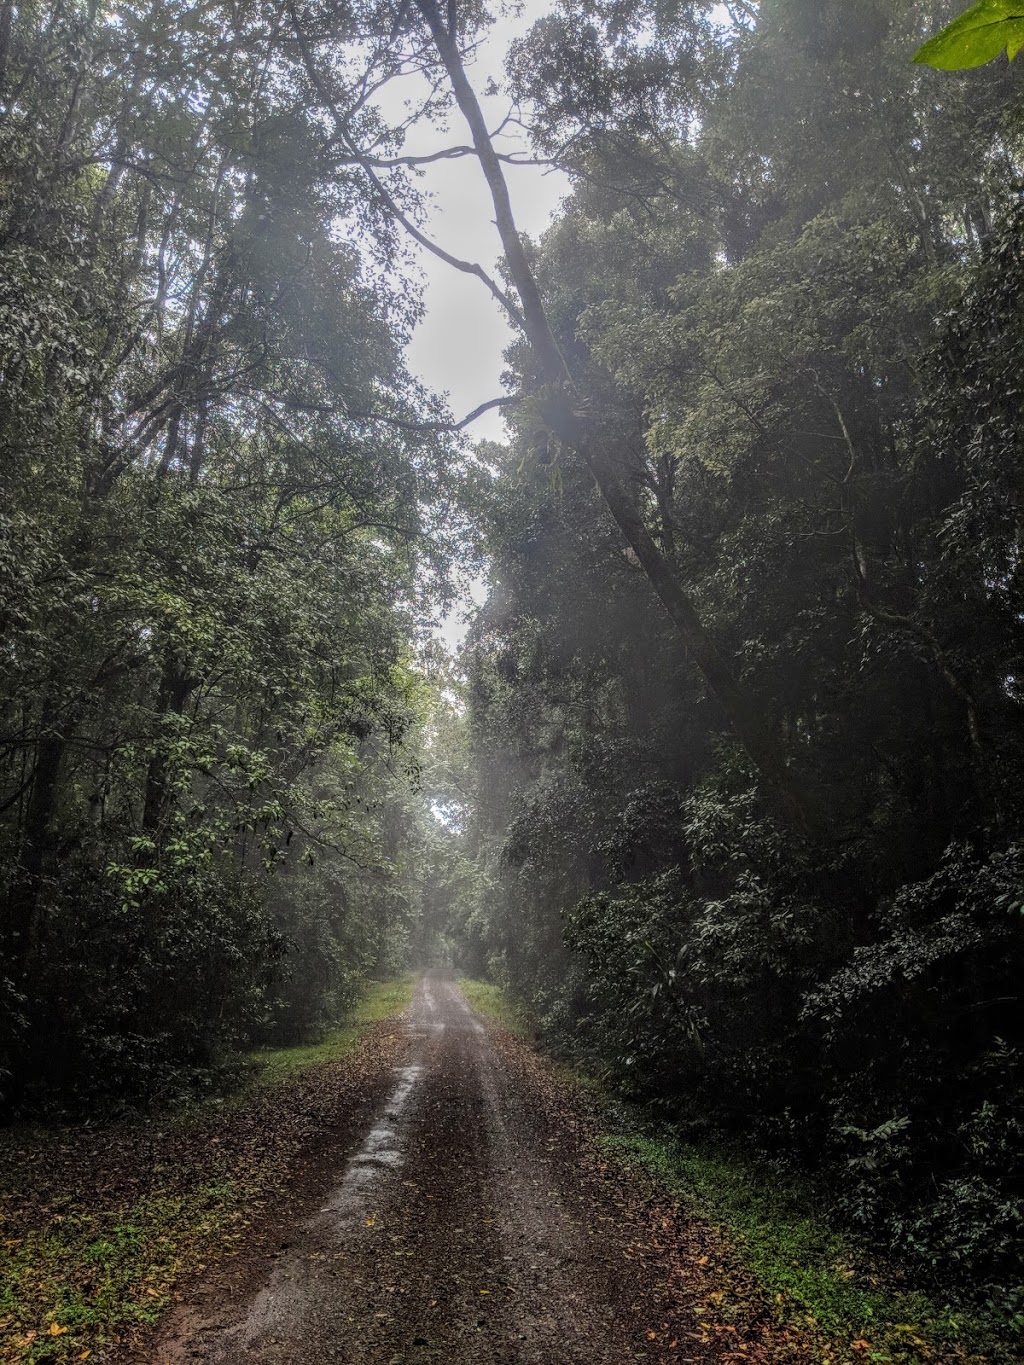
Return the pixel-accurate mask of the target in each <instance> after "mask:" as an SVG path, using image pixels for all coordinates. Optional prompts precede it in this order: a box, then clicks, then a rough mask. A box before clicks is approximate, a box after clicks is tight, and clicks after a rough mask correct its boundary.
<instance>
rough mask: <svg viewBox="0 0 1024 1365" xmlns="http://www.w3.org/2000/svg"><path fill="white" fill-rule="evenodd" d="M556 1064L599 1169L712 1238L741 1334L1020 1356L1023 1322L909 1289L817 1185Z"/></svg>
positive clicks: (496, 995) (998, 1309) (954, 1358)
mask: <svg viewBox="0 0 1024 1365" xmlns="http://www.w3.org/2000/svg"><path fill="white" fill-rule="evenodd" d="M459 985H460V987H461V989H462V990H463V991H464V993H465V995H466V997H467V999H469V1000H470V1002H471V1003H472V1004H473V1007H474V1008H475V1009H477V1010H478V1011H479V1012H480V1013H481V1014H484V1015H486V1016H487V1017H488V1018H490V1019H492V1020H493V1021H494V1022H495V1023H497V1024H498V1025H500V1026H501V1027H502V1028H504V1029H506V1030H507V1031H508V1032H510V1033H512V1034H513V1035H514V1036H516V1037H519V1038H521V1039H522V1038H526V1039H533V1040H536V1039H537V1033H536V1030H535V1029H530V1028H528V1027H525V1026H524V1024H523V1020H524V1018H525V1014H524V1007H523V1006H522V1004H521V1003H517V1002H516V1001H515V999H514V998H513V997H512V996H511V995H510V993H509V992H508V991H507V990H505V989H503V988H502V987H501V986H498V985H495V984H493V983H489V982H482V981H472V980H468V979H466V978H463V979H461V980H460V982H459ZM554 1060H555V1067H556V1072H557V1073H558V1074H560V1075H561V1076H562V1077H564V1079H565V1080H566V1081H567V1082H568V1083H569V1084H571V1085H574V1086H576V1087H578V1088H579V1089H581V1090H582V1091H583V1092H585V1093H586V1095H587V1096H588V1097H589V1102H590V1104H591V1105H592V1106H593V1107H594V1109H595V1111H596V1116H597V1122H598V1124H599V1125H600V1127H601V1129H602V1130H603V1131H601V1133H600V1135H599V1137H598V1138H597V1147H598V1151H599V1152H600V1154H601V1156H602V1157H603V1158H604V1159H605V1160H606V1161H607V1162H608V1163H609V1165H610V1166H611V1167H612V1168H613V1169H622V1170H624V1171H628V1172H630V1173H631V1174H632V1175H633V1176H634V1178H639V1180H640V1183H641V1185H642V1186H643V1187H644V1188H645V1190H646V1191H647V1192H648V1193H649V1194H650V1196H651V1197H652V1199H654V1200H655V1201H656V1202H660V1203H666V1202H668V1203H672V1204H678V1205H679V1206H681V1208H682V1210H683V1212H684V1214H691V1215H693V1216H695V1217H696V1218H698V1219H699V1220H701V1222H703V1223H705V1224H709V1225H710V1226H711V1227H713V1228H715V1229H716V1230H717V1231H718V1233H720V1234H721V1243H720V1245H717V1246H716V1250H717V1252H718V1257H717V1265H718V1270H719V1272H720V1274H721V1282H720V1284H719V1285H718V1286H717V1288H716V1289H715V1290H714V1291H712V1293H711V1296H710V1304H711V1307H712V1308H713V1310H714V1314H715V1316H716V1317H720V1318H721V1319H722V1320H723V1321H724V1322H725V1323H732V1324H734V1325H737V1326H738V1327H739V1329H740V1330H741V1331H742V1325H743V1323H744V1322H745V1321H749V1320H750V1319H751V1318H752V1317H756V1316H757V1315H758V1314H760V1313H768V1314H769V1315H770V1316H771V1317H772V1318H774V1319H776V1320H777V1321H778V1322H779V1323H780V1324H781V1325H782V1326H783V1327H786V1326H791V1327H793V1328H794V1330H797V1331H798V1332H799V1335H800V1339H801V1340H806V1339H808V1336H809V1339H810V1340H811V1341H812V1342H813V1343H815V1344H816V1346H817V1347H818V1348H820V1350H821V1353H822V1355H821V1358H822V1359H823V1360H826V1361H832V1362H848V1363H849V1365H857V1363H859V1365H866V1362H877V1363H878V1365H934V1363H935V1362H938V1361H941V1362H946V1365H953V1362H965V1363H966V1362H967V1361H972V1362H977V1363H978V1365H980V1362H982V1361H990V1362H993V1363H995V1362H998V1365H1014V1362H1017V1361H1019V1359H1020V1348H1021V1333H1022V1330H1024V1316H1018V1315H1017V1314H1016V1313H1015V1312H1014V1311H1013V1309H1011V1310H1010V1311H1007V1306H1006V1304H1005V1303H998V1304H995V1303H991V1304H989V1305H987V1306H984V1305H979V1304H978V1303H977V1301H973V1302H972V1301H971V1300H970V1299H969V1298H966V1299H963V1298H962V1299H960V1300H959V1301H957V1302H951V1301H950V1300H949V1297H948V1295H946V1294H944V1292H943V1290H942V1289H941V1288H940V1287H938V1286H936V1285H932V1287H931V1288H928V1287H926V1286H925V1285H923V1284H922V1283H921V1282H920V1281H918V1282H916V1283H915V1281H914V1279H913V1277H911V1276H908V1275H907V1274H906V1273H905V1272H904V1271H902V1270H901V1269H900V1267H899V1266H897V1265H895V1264H893V1263H892V1262H887V1261H886V1260H885V1259H884V1258H881V1257H879V1255H878V1254H877V1252H876V1251H873V1250H872V1248H871V1246H870V1245H869V1244H868V1243H867V1242H866V1241H865V1240H864V1239H863V1238H857V1237H855V1236H851V1234H850V1232H849V1230H848V1229H847V1228H844V1227H843V1225H842V1222H841V1221H840V1220H837V1219H836V1218H834V1217H833V1216H831V1215H830V1212H829V1199H828V1196H827V1191H825V1190H823V1189H822V1188H821V1187H820V1186H816V1185H815V1184H814V1182H812V1181H811V1180H809V1179H807V1178H806V1177H804V1176H801V1175H800V1174H799V1173H798V1172H797V1171H795V1170H794V1169H793V1168H792V1167H790V1168H788V1169H787V1168H786V1167H784V1166H783V1165H782V1164H781V1163H779V1162H772V1161H767V1160H763V1159H758V1158H757V1157H755V1156H754V1155H753V1154H751V1153H750V1151H749V1150H747V1151H745V1150H744V1149H743V1148H742V1147H741V1146H740V1145H738V1144H736V1143H729V1142H726V1141H717V1142H711V1141H707V1140H705V1141H700V1142H698V1141H687V1140H685V1139H682V1138H680V1137H679V1136H678V1134H677V1133H675V1132H674V1131H673V1129H672V1127H671V1125H669V1124H666V1122H665V1121H664V1118H663V1117H661V1116H660V1115H659V1114H658V1113H657V1111H655V1110H651V1109H645V1108H644V1107H643V1106H640V1105H636V1104H623V1103H622V1102H621V1100H619V1099H617V1098H616V1097H615V1096H614V1094H613V1093H612V1092H610V1091H609V1089H608V1087H607V1085H606V1084H603V1083H602V1082H601V1081H600V1080H599V1079H598V1078H597V1077H595V1076H594V1075H592V1074H588V1073H587V1072H585V1071H581V1070H579V1069H578V1068H574V1067H572V1066H570V1065H568V1064H566V1063H565V1062H564V1061H559V1060H558V1059H557V1058H556V1059H554ZM723 1251H724V1253H725V1254H724V1256H723V1255H722V1252H723Z"/></svg>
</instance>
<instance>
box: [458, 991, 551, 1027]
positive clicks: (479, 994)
mask: <svg viewBox="0 0 1024 1365" xmlns="http://www.w3.org/2000/svg"><path fill="white" fill-rule="evenodd" d="M459 989H460V990H461V991H462V994H463V995H464V996H465V997H466V999H467V1000H468V1001H469V1003H470V1004H471V1005H472V1006H473V1008H474V1009H475V1010H476V1011H477V1013H478V1014H486V1015H487V1017H488V1018H489V1019H494V1020H495V1021H496V1022H497V1023H499V1024H500V1025H501V1027H502V1028H504V1029H507V1030H508V1031H509V1033H514V1034H515V1036H516V1037H517V1038H532V1037H534V1035H535V1030H534V1028H533V1026H532V1025H531V1023H530V1020H529V1019H528V1018H527V1016H526V1014H525V1012H524V1011H523V1010H522V1009H521V1008H520V1006H519V1005H517V1004H516V1003H515V1001H513V1000H510V999H509V997H508V996H507V995H506V993H505V992H504V991H503V990H502V988H501V987H500V986H495V985H492V983H491V982H490V981H474V980H473V979H472V978H471V977H467V976H460V977H459Z"/></svg>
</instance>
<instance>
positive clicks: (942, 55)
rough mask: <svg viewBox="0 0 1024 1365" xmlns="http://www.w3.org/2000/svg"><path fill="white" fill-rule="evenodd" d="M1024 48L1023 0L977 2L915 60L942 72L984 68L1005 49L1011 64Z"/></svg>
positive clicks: (931, 42)
mask: <svg viewBox="0 0 1024 1365" xmlns="http://www.w3.org/2000/svg"><path fill="white" fill-rule="evenodd" d="M1022 47H1024V0H978V3H977V4H976V5H973V6H972V7H971V8H970V9H969V10H967V12H966V13H965V14H961V15H960V18H959V19H954V20H953V22H952V23H951V24H947V26H946V27H945V28H944V29H943V30H942V32H941V33H937V34H936V35H935V37H934V38H929V40H928V41H927V42H926V43H924V44H922V46H921V47H919V48H918V50H917V52H916V53H915V54H914V61H915V62H921V63H922V64H923V65H925V66H934V67H936V68H938V70H940V71H962V70H964V69H965V68H967V67H970V66H982V65H984V63H985V62H990V61H991V60H992V59H993V57H998V56H999V54H1000V52H1002V51H1003V49H1004V48H1005V49H1006V55H1007V56H1008V57H1009V59H1010V61H1013V59H1014V57H1016V55H1017V53H1018V52H1019V51H1020V50H1021V48H1022Z"/></svg>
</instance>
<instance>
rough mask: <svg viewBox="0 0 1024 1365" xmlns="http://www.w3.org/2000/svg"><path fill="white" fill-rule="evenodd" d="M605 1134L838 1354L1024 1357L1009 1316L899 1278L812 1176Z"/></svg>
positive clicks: (949, 1362)
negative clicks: (828, 1209) (838, 1215)
mask: <svg viewBox="0 0 1024 1365" xmlns="http://www.w3.org/2000/svg"><path fill="white" fill-rule="evenodd" d="M600 1145H601V1148H602V1151H603V1153H604V1155H606V1156H607V1157H609V1158H611V1159H612V1160H614V1161H616V1162H617V1163H618V1164H620V1165H622V1166H624V1167H627V1168H630V1169H632V1170H634V1171H637V1170H639V1171H641V1172H643V1173H644V1174H645V1175H646V1176H648V1177H650V1179H651V1180H652V1182H653V1184H654V1185H655V1187H656V1188H657V1189H658V1190H659V1191H662V1192H667V1193H668V1194H669V1195H671V1196H672V1197H673V1198H674V1199H675V1200H677V1201H679V1202H680V1203H681V1204H682V1206H683V1207H684V1208H688V1209H691V1210H692V1211H693V1213H694V1214H696V1215H698V1216H699V1217H701V1218H702V1219H704V1220H705V1221H706V1222H708V1223H711V1224H713V1225H714V1226H716V1227H717V1228H719V1229H720V1230H721V1232H722V1233H723V1234H724V1236H725V1238H726V1240H727V1242H728V1243H729V1245H730V1246H731V1248H732V1249H733V1250H734V1251H735V1253H736V1256H737V1260H738V1262H739V1263H740V1264H741V1265H742V1267H743V1269H744V1270H745V1271H746V1272H748V1273H749V1274H750V1275H751V1276H752V1278H753V1281H754V1283H755V1284H756V1285H757V1288H758V1291H759V1293H760V1294H761V1296H762V1297H763V1299H764V1301H765V1302H766V1303H767V1304H770V1305H771V1307H772V1310H773V1312H774V1313H775V1315H776V1316H777V1317H778V1319H779V1320H780V1321H781V1322H783V1323H787V1322H790V1323H796V1324H799V1325H801V1326H806V1325H810V1326H813V1328H814V1329H815V1331H816V1332H817V1333H818V1334H819V1335H820V1336H821V1337H822V1338H823V1339H824V1340H825V1341H826V1342H827V1343H828V1346H829V1347H830V1348H831V1358H832V1359H834V1360H837V1361H850V1362H863V1365H867V1362H877V1363H878V1365H887V1363H889V1362H891V1363H892V1365H925V1362H929V1365H936V1362H944V1363H945V1365H953V1362H956V1361H964V1362H966V1361H978V1362H980V1361H982V1360H984V1361H987V1362H990V1365H995V1362H999V1363H1000V1365H1004V1363H1005V1365H1011V1362H1018V1361H1019V1360H1020V1359H1021V1356H1020V1341H1019V1338H1017V1339H1016V1340H1014V1336H1015V1334H1014V1333H1013V1331H1012V1330H1011V1329H1010V1328H1009V1327H1008V1325H1007V1323H1006V1322H1005V1321H1004V1320H1003V1318H1002V1317H1000V1316H999V1315H998V1314H996V1313H990V1312H985V1311H982V1310H978V1309H975V1308H968V1307H956V1306H950V1305H949V1304H946V1303H944V1302H943V1301H942V1300H941V1299H937V1298H935V1297H934V1296H933V1295H930V1294H927V1293H925V1292H923V1291H921V1290H920V1289H916V1288H914V1287H913V1286H911V1285H909V1284H906V1283H904V1282H902V1280H901V1277H900V1275H899V1273H898V1271H897V1270H896V1269H895V1268H893V1267H891V1266H885V1265H883V1264H881V1263H879V1262H878V1260H877V1258H875V1257H873V1256H872V1255H871V1253H870V1250H869V1249H868V1248H866V1247H865V1246H863V1245H861V1244H859V1243H858V1242H857V1241H856V1240H855V1239H853V1238H851V1237H849V1236H848V1235H846V1234H845V1233H843V1232H841V1231H839V1230H837V1229H836V1228H835V1227H834V1226H832V1225H830V1224H829V1222H828V1221H827V1219H826V1218H825V1217H824V1216H823V1214H822V1211H821V1208H820V1204H819V1201H817V1200H816V1199H815V1197H814V1193H813V1191H812V1190H811V1188H810V1186H809V1185H805V1184H804V1183H803V1182H801V1181H799V1180H796V1179H792V1178H786V1177H785V1176H783V1175H780V1173H779V1172H778V1171H777V1170H775V1169H774V1168H769V1167H768V1166H766V1165H762V1164H761V1163H760V1162H758V1161H756V1160H752V1159H750V1158H747V1157H746V1156H745V1155H744V1154H743V1153H741V1152H739V1151H728V1150H727V1149H723V1148H715V1147H713V1146H711V1145H710V1144H709V1145H706V1146H700V1147H698V1146H696V1145H693V1144H690V1143H686V1142H680V1141H675V1140H673V1139H672V1138H671V1137H666V1136H658V1137H651V1136H639V1135H636V1134H621V1133H619V1134H614V1135H606V1136H605V1137H603V1138H602V1139H601V1144H600ZM722 1288H723V1289H724V1290H726V1292H728V1286H727V1285H723V1286H722Z"/></svg>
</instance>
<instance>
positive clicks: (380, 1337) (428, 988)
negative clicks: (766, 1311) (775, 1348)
mask: <svg viewBox="0 0 1024 1365" xmlns="http://www.w3.org/2000/svg"><path fill="white" fill-rule="evenodd" d="M403 1027H404V1029H405V1035H406V1036H405V1037H404V1039H403V1040H402V1047H401V1048H400V1050H399V1054H398V1056H397V1058H395V1059H393V1062H392V1065H391V1071H390V1077H389V1084H388V1086H387V1087H386V1090H387V1096H386V1099H385V1100H384V1101H383V1103H380V1104H379V1106H378V1108H377V1110H376V1112H375V1113H374V1115H373V1117H372V1119H371V1120H370V1121H369V1122H367V1123H365V1127H364V1129H363V1131H362V1132H361V1134H359V1135H353V1136H352V1139H351V1141H350V1149H349V1150H348V1152H347V1153H346V1154H344V1156H343V1158H342V1159H341V1160H340V1161H339V1163H338V1165H336V1166H334V1167H333V1168H332V1169H328V1168H325V1169H323V1170H322V1171H321V1175H322V1180H323V1186H322V1191H321V1193H320V1194H319V1196H318V1197H317V1198H315V1199H314V1200H313V1203H312V1207H307V1208H306V1209H304V1210H302V1211H301V1213H299V1214H298V1215H297V1218H296V1221H295V1223H294V1225H293V1226H291V1227H290V1228H288V1227H286V1228H284V1229H283V1230H282V1231H281V1232H280V1237H279V1240H278V1243H277V1245H276V1249H275V1250H274V1252H273V1253H272V1254H271V1255H269V1256H267V1257H265V1258H264V1263H263V1264H260V1262H259V1260H258V1259H257V1261H256V1262H255V1263H254V1264H253V1265H251V1266H249V1267H248V1268H246V1267H245V1266H243V1267H241V1269H240V1270H239V1272H238V1274H239V1275H240V1276H241V1279H238V1278H236V1280H235V1281H234V1282H232V1283H231V1284H225V1285H223V1286H221V1288H220V1289H218V1290H216V1291H215V1292H214V1293H213V1294H212V1300H213V1301H212V1303H211V1302H209V1297H210V1296H208V1301H207V1302H204V1303H202V1305H201V1307H196V1306H194V1305H193V1306H190V1305H189V1304H188V1303H186V1304H184V1305H181V1306H180V1307H179V1309H177V1310H176V1311H175V1312H174V1313H173V1314H172V1316H171V1319H170V1321H169V1323H168V1325H167V1326H166V1327H165V1329H164V1331H163V1333H162V1335H161V1337H160V1338H159V1339H158V1341H157V1342H156V1343H155V1345H154V1347H153V1350H152V1352H151V1353H148V1354H147V1359H148V1360H149V1361H151V1362H152V1365H179V1362H185V1361H206V1362H210V1365H214V1363H215V1362H216V1363H218V1365H220V1363H223V1365H229V1363H230V1362H239V1361H248V1360H252V1361H258V1362H262V1363H263V1365H285V1363H286V1362H288V1363H289V1365H290V1363H291V1362H295V1365H298V1362H303V1363H304V1365H319V1363H320V1362H328V1361H331V1362H350V1365H405V1363H406V1362H409V1365H413V1362H423V1365H426V1363H427V1362H433V1363H436V1365H440V1362H445V1365H478V1363H479V1365H483V1362H488V1365H561V1363H563V1362H565V1363H568V1362H588V1363H590V1362H592V1363H594V1365H623V1362H627V1361H633V1360H648V1361H657V1360H666V1361H667V1360H672V1361H683V1360H698V1359H699V1360H705V1359H709V1358H714V1359H716V1360H727V1359H730V1358H733V1359H744V1360H753V1359H758V1358H760V1355H761V1352H760V1351H759V1350H758V1349H757V1347H756V1344H748V1343H743V1344H742V1345H741V1344H740V1343H739V1341H738V1340H737V1337H736V1336H735V1332H736V1329H735V1327H729V1328H722V1329H721V1331H722V1332H723V1333H724V1335H720V1336H714V1335H713V1334H709V1333H710V1327H709V1324H708V1323H707V1322H706V1321H705V1322H704V1323H703V1324H701V1323H699V1322H698V1321H697V1318H698V1316H706V1315H704V1314H699V1313H698V1312H697V1310H696V1303H695V1300H694V1297H693V1290H692V1285H687V1284H686V1283H685V1277H686V1269H685V1266H683V1265H682V1263H681V1261H680V1257H682V1258H683V1259H684V1260H685V1261H687V1262H688V1263H689V1264H690V1265H692V1264H694V1263H696V1262H702V1263H703V1264H704V1265H706V1264H707V1262H708V1260H709V1258H708V1256H707V1255H706V1254H705V1255H704V1256H703V1258H701V1257H700V1256H698V1255H697V1254H696V1253H697V1251H698V1250H699V1248H695V1247H693V1246H692V1245H687V1244H685V1242H684V1244H683V1245H682V1247H680V1244H679V1239H678V1237H676V1236H673V1235H665V1232H664V1230H665V1229H666V1228H667V1227H668V1222H667V1221H666V1219H664V1218H659V1217H658V1216H657V1214H656V1213H655V1214H654V1215H652V1210H651V1209H650V1208H649V1207H647V1206H646V1205H644V1203H643V1201H642V1200H637V1199H635V1198H634V1199H632V1200H631V1199H630V1197H629V1195H628V1193H626V1192H625V1191H624V1189H623V1186H622V1183H621V1178H620V1177H621V1173H618V1174H617V1176H616V1177H615V1178H612V1177H610V1176H609V1173H608V1171H607V1168H606V1167H604V1165H603V1164H602V1163H601V1162H600V1161H598V1160H597V1159H596V1158H595V1157H594V1155H593V1153H592V1151H591V1147H592V1144H591V1147H588V1141H589V1139H588V1135H587V1134H586V1132H584V1131H583V1130H584V1128H585V1126H586V1119H585V1117H583V1110H578V1111H575V1112H574V1111H573V1109H572V1106H571V1105H569V1106H568V1108H567V1107H566V1105H565V1104H564V1103H563V1102H562V1096H563V1095H564V1093H565V1091H566V1090H567V1087H566V1086H565V1084H564V1083H563V1082H562V1081H561V1080H560V1078H559V1077H558V1076H557V1074H556V1073H555V1072H554V1070H553V1069H552V1068H551V1067H550V1066H549V1065H548V1064H546V1063H544V1062H542V1061H541V1060H540V1059H538V1058H537V1057H536V1055H535V1054H534V1053H532V1052H531V1050H530V1049H529V1048H527V1047H525V1046H524V1045H523V1044H521V1043H519V1042H518V1041H517V1040H515V1039H513V1038H510V1037H509V1036H508V1035H507V1034H506V1033H505V1032H504V1031H503V1030H501V1029H497V1028H492V1027H490V1026H488V1025H486V1024H485V1023H484V1021H482V1020H481V1018H480V1017H479V1016H478V1015H477V1014H475V1013H474V1011H473V1010H472V1009H471V1008H470V1006H469V1005H468V1003H467V1002H466V999H465V997H464V996H463V995H462V993H461V991H460V990H459V988H458V987H457V985H456V984H455V983H454V982H452V981H451V980H448V979H446V978H445V977H444V976H443V975H442V974H427V975H424V976H423V977H421V979H420V981H419V984H418V986H417V990H416V995H415V999H414V1001H413V1004H412V1006H411V1008H410V1009H409V1011H408V1012H407V1014H406V1015H405V1017H404V1023H403ZM585 1150H586V1151H590V1155H589V1156H585ZM729 1333H732V1334H733V1335H729ZM755 1336H756V1333H755Z"/></svg>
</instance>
